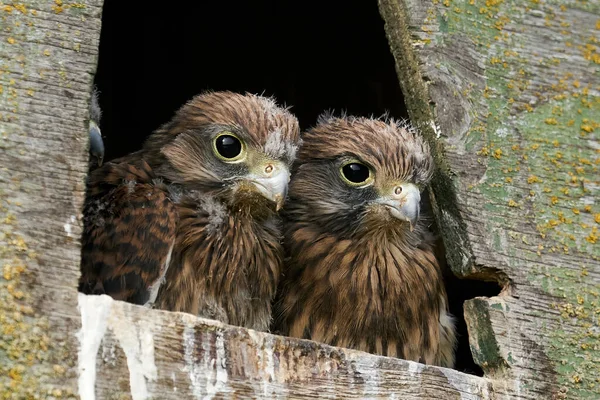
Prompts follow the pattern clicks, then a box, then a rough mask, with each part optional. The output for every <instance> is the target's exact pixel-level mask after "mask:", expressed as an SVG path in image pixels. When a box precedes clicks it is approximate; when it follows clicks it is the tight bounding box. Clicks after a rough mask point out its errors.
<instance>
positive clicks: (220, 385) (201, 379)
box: [183, 323, 228, 400]
mask: <svg viewBox="0 0 600 400" xmlns="http://www.w3.org/2000/svg"><path fill="white" fill-rule="evenodd" d="M201 345H202V353H201V355H202V358H200V359H197V358H196V357H197V354H196V334H195V330H194V327H193V325H192V324H191V323H190V324H186V325H185V327H184V329H183V349H184V354H183V359H184V362H185V366H184V368H183V370H184V372H187V373H188V374H189V377H190V390H191V392H192V394H193V396H194V398H196V399H202V400H210V399H213V398H214V397H215V396H216V395H217V394H219V393H221V392H222V391H223V390H225V389H226V384H227V381H228V375H227V365H226V354H225V341H224V339H223V333H222V332H221V331H217V332H216V342H215V348H216V349H215V350H216V357H215V358H213V357H211V354H212V351H211V346H210V341H209V340H202V343H201Z"/></svg>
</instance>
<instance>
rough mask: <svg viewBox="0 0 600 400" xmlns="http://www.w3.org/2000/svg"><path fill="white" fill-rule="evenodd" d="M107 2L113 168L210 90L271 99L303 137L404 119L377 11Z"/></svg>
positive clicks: (366, 5) (104, 51) (103, 42)
mask: <svg viewBox="0 0 600 400" xmlns="http://www.w3.org/2000/svg"><path fill="white" fill-rule="evenodd" d="M134 3H135V2H123V1H117V0H106V1H105V3H104V14H103V26H102V34H101V38H100V57H99V65H98V72H97V76H96V83H97V86H98V88H99V90H100V92H101V94H100V106H101V108H102V110H103V113H104V115H103V117H102V121H101V128H102V133H103V135H104V136H105V138H104V139H105V146H106V155H105V159H106V160H107V161H108V160H110V159H112V158H114V157H117V156H121V155H125V154H127V153H129V152H131V151H133V150H136V149H138V148H139V147H140V145H141V142H142V141H143V139H144V138H145V137H147V136H148V135H149V134H150V133H151V132H152V131H153V130H154V129H156V128H158V127H159V126H160V125H161V124H163V123H165V122H167V121H168V120H169V119H170V118H171V117H172V115H173V113H174V111H175V110H177V109H178V108H179V107H180V106H181V105H183V104H184V103H185V102H186V101H188V100H189V99H191V98H192V97H193V96H194V95H196V94H198V93H200V92H202V91H203V90H206V89H212V90H225V89H227V90H232V91H238V92H246V91H247V92H253V93H264V94H266V95H274V96H275V97H276V98H277V100H278V101H279V102H280V103H285V104H287V105H290V106H292V112H294V113H295V114H296V115H297V117H298V118H299V120H300V123H301V125H302V128H307V127H309V126H310V125H312V124H313V123H314V122H315V121H316V117H317V116H318V115H319V114H320V113H322V112H323V111H325V110H328V109H334V110H336V111H340V110H344V109H345V110H347V112H348V113H351V114H355V115H364V116H370V115H376V116H379V115H381V114H383V113H384V112H385V111H389V113H390V115H391V116H393V117H396V118H406V117H407V114H406V108H405V105H404V100H403V97H402V92H401V91H400V87H399V85H398V80H397V78H396V72H395V68H394V60H393V57H392V55H391V53H390V51H389V48H388V44H387V40H386V37H385V34H384V31H383V21H382V19H381V17H380V16H379V11H378V9H377V2H371V1H363V2H347V1H339V0H338V1H330V2H317V1H313V2H311V1H301V2H296V1H295V2H291V1H277V0H263V1H251V2H250V1H227V2H217V1H201V2H200V1H199V2H187V3H186V5H185V6H179V5H178V4H179V3H173V4H172V5H169V6H165V7H149V6H144V7H140V6H139V4H138V3H135V5H134Z"/></svg>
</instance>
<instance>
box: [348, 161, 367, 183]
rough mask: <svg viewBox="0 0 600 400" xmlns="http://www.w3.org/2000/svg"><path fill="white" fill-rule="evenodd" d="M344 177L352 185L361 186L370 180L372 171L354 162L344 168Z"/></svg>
mask: <svg viewBox="0 0 600 400" xmlns="http://www.w3.org/2000/svg"><path fill="white" fill-rule="evenodd" d="M342 175H343V176H344V178H346V180H348V181H349V182H350V183H354V184H360V183H365V182H366V181H367V180H368V179H369V177H370V176H371V171H370V170H369V167H367V166H366V165H363V164H359V163H356V162H353V163H349V164H346V165H344V166H343V167H342Z"/></svg>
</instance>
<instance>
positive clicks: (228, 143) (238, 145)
mask: <svg viewBox="0 0 600 400" xmlns="http://www.w3.org/2000/svg"><path fill="white" fill-rule="evenodd" d="M243 148H244V147H243V146H242V142H241V141H240V139H238V138H237V137H235V136H233V135H229V134H223V135H219V136H217V138H216V139H215V150H216V152H217V154H218V155H219V156H221V158H223V159H224V160H228V161H232V160H235V159H236V158H238V157H239V156H240V155H241V154H242V150H243Z"/></svg>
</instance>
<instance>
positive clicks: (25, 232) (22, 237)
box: [0, 0, 102, 399]
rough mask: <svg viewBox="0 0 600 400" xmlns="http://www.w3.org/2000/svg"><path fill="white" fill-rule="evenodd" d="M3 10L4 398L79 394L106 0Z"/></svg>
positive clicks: (0, 321) (0, 331)
mask: <svg viewBox="0 0 600 400" xmlns="http://www.w3.org/2000/svg"><path fill="white" fill-rule="evenodd" d="M59 3H61V2H53V1H34V0H30V1H23V2H3V4H2V3H0V26H1V27H2V29H0V221H1V222H0V398H3V399H29V398H75V397H76V393H77V369H76V363H77V358H76V357H75V355H76V352H77V347H78V342H77V338H76V333H77V330H78V326H79V325H80V322H79V313H78V311H77V293H76V286H77V279H78V277H79V261H80V246H79V237H80V233H81V222H80V215H81V214H80V213H81V207H82V204H83V198H84V191H85V187H84V179H85V174H86V172H87V171H86V170H87V148H86V147H87V140H88V139H87V119H88V101H89V99H90V89H91V84H92V79H93V73H94V72H95V69H96V62H97V49H98V37H99V34H100V14H101V5H102V2H101V1H94V0H84V1H82V2H80V3H77V4H71V5H67V4H66V2H65V5H63V6H60V5H59Z"/></svg>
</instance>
